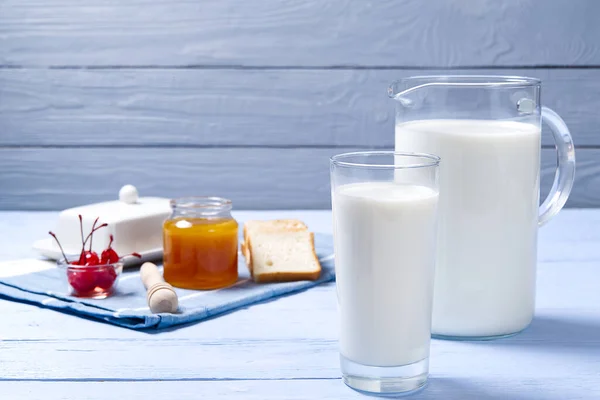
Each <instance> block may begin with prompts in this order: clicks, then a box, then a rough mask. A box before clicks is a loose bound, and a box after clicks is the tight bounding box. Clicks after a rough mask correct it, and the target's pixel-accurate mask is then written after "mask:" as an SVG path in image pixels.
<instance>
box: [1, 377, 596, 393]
mask: <svg viewBox="0 0 600 400" xmlns="http://www.w3.org/2000/svg"><path fill="white" fill-rule="evenodd" d="M575 379H577V380H576V381H575ZM0 390H1V391H2V393H4V394H5V395H6V396H8V397H7V398H10V400H32V399H44V400H71V399H86V400H104V399H106V398H117V399H121V398H123V399H127V400H163V399H171V398H173V397H174V393H176V397H177V399H178V400H197V399H198V398H206V399H211V400H225V399H228V400H229V399H230V400H238V399H244V400H281V399H286V400H314V399H320V400H349V399H363V400H364V399H365V398H366V397H365V396H364V395H361V394H358V393H356V392H354V391H352V390H350V389H349V388H347V387H346V386H345V385H344V384H343V383H342V382H341V380H339V379H327V380H324V379H317V380H315V379H311V380H306V379H298V380H255V381H247V380H243V381H209V382H189V381H188V382H186V381H184V382H127V383H122V382H0ZM598 395H599V390H598V382H597V377H595V376H593V375H585V376H583V377H572V378H570V377H569V376H565V377H562V378H561V379H559V380H552V381H551V382H550V381H548V380H546V377H545V376H544V374H543V372H542V373H540V374H539V376H537V377H535V378H528V379H527V381H525V380H524V379H523V378H520V377H514V378H512V379H509V380H506V381H500V380H498V379H495V377H489V378H485V377H479V376H477V377H463V376H456V375H453V374H452V375H449V376H436V375H433V376H431V377H430V380H429V383H428V385H427V387H426V388H425V389H424V390H423V391H422V392H420V393H419V394H417V395H414V396H412V397H411V398H414V399H416V400H439V399H444V400H505V399H511V400H565V399H569V400H597V399H598Z"/></svg>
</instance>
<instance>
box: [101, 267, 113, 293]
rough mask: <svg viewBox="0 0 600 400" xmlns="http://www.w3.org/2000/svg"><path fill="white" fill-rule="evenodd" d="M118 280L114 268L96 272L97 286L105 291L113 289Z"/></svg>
mask: <svg viewBox="0 0 600 400" xmlns="http://www.w3.org/2000/svg"><path fill="white" fill-rule="evenodd" d="M116 279H117V272H116V271H115V269H114V268H113V267H112V266H109V267H105V268H102V269H101V270H97V271H96V286H98V287H100V288H101V289H103V290H108V289H110V288H111V287H112V285H113V283H115V280H116Z"/></svg>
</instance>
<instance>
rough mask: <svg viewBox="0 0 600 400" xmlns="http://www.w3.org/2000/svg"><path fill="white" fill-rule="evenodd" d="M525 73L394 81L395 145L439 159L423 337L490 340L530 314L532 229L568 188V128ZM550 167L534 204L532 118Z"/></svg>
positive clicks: (571, 159)
mask: <svg viewBox="0 0 600 400" xmlns="http://www.w3.org/2000/svg"><path fill="white" fill-rule="evenodd" d="M540 89H541V82H540V81H539V80H538V79H533V78H526V77H505V76H422V77H411V78H408V79H402V80H399V81H396V82H394V83H393V84H392V85H391V86H390V88H389V89H388V91H389V95H390V97H391V98H393V99H394V100H396V129H395V130H396V151H403V152H418V153H431V154H436V155H438V156H439V157H441V162H440V171H439V173H440V175H439V183H440V189H439V193H440V194H439V220H438V224H439V225H438V245H437V249H438V250H437V257H436V273H435V283H434V300H433V317H432V318H433V319H432V335H433V336H434V337H438V338H447V339H490V338H496V337H504V336H509V335H513V334H516V333H518V332H520V331H522V330H523V329H525V328H526V327H527V326H528V325H529V323H530V322H531V320H532V318H533V313H534V307H535V280H536V262H537V231H538V227H539V226H541V225H543V224H545V223H546V222H548V220H550V219H551V218H552V217H553V216H554V215H556V214H557V213H558V212H559V211H560V209H561V208H562V207H563V206H564V204H565V203H566V201H567V198H568V196H569V193H570V192H571V188H572V186H573V179H574V175H575V150H574V148H573V141H572V139H571V135H570V133H569V130H568V128H567V126H566V124H565V123H564V121H563V120H562V119H561V118H560V117H559V116H558V114H556V113H555V112H554V111H552V110H550V109H549V108H547V107H543V106H541V103H540ZM542 121H543V122H545V123H546V124H547V125H548V126H549V127H550V128H551V132H552V135H553V138H554V143H555V144H556V149H557V153H558V158H557V159H558V168H557V171H556V175H555V178H554V184H553V185H552V189H551V191H550V194H549V195H548V197H547V198H546V199H545V201H544V202H543V203H542V205H541V206H539V191H540V153H541V123H542Z"/></svg>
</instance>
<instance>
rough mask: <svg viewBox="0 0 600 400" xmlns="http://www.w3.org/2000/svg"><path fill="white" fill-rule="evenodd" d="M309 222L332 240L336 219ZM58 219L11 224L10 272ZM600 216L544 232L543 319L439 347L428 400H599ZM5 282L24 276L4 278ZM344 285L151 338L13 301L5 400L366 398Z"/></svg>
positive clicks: (18, 215) (2, 357)
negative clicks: (347, 356) (357, 388)
mask: <svg viewBox="0 0 600 400" xmlns="http://www.w3.org/2000/svg"><path fill="white" fill-rule="evenodd" d="M235 217H236V218H237V219H238V220H239V221H243V220H245V219H247V218H254V217H267V218H273V217H299V218H302V219H303V220H305V221H306V222H307V224H308V225H309V227H310V228H311V229H312V230H314V231H317V232H331V214H330V212H327V211H281V212H275V211H273V212H238V213H236V214H235ZM55 218H56V213H51V212H50V213H31V212H28V213H24V212H2V213H0V237H1V238H2V245H1V246H0V261H4V260H10V259H15V258H23V257H32V256H35V255H34V253H33V252H32V251H31V250H30V245H31V243H32V242H33V240H35V239H38V238H43V237H45V235H46V233H47V230H48V228H49V227H51V226H53V223H54V221H55ZM599 227H600V210H566V211H563V212H562V213H561V214H560V215H559V216H558V217H556V219H555V220H553V221H552V222H550V223H549V224H548V225H547V226H545V227H544V228H542V229H541V231H540V244H539V248H540V251H539V269H538V271H539V274H538V294H537V312H536V318H535V320H534V322H533V324H532V325H531V327H530V328H529V329H527V330H526V331H525V332H524V333H522V334H520V335H518V336H516V337H514V338H511V339H504V340H498V341H494V342H448V341H439V340H433V341H432V350H431V377H430V383H429V385H428V387H427V388H426V389H425V390H424V391H423V392H421V393H420V394H417V395H415V396H414V397H412V398H415V399H444V400H459V399H460V400H471V399H473V400H484V399H502V400H506V399H508V400H553V399H557V400H575V399H600V265H599V263H600V229H598V228H599ZM0 273H1V274H7V273H12V274H14V273H17V272H16V271H6V270H2V271H0ZM334 289H335V286H334V284H328V285H322V286H320V287H317V288H313V289H310V290H308V291H306V292H303V293H300V294H295V295H292V296H289V297H285V298H281V299H278V300H275V301H270V302H267V303H263V304H259V305H255V306H252V307H248V308H246V309H243V310H240V311H237V312H233V313H231V314H228V315H225V316H222V317H219V318H215V319H212V320H209V321H206V322H202V323H199V324H196V325H191V326H188V327H184V328H180V329H177V330H173V331H169V332H162V333H158V334H149V333H141V332H136V331H132V330H127V329H123V328H118V327H115V326H111V325H107V324H101V323H98V322H92V321H88V320H85V319H82V318H79V317H75V316H70V315H66V314H61V313H58V312H55V311H51V310H47V309H42V308H38V307H35V306H31V305H26V304H19V303H14V302H9V301H5V300H0V315H1V317H2V320H1V322H0V399H2V400H25V399H26V400H33V399H44V400H58V399H74V400H75V399H76V400H79V399H89V400H104V399H126V400H137V399H140V400H142V399H143V400H153V399H157V400H158V399H161V400H162V399H173V400H192V399H194V400H196V399H211V400H212V399H256V400H267V399H358V398H364V396H362V395H359V394H357V393H355V392H353V391H352V390H350V389H348V388H347V387H345V386H344V385H343V383H342V382H341V380H340V372H339V368H338V353H337V342H336V338H337V324H336V322H337V321H336V296H335V290H334Z"/></svg>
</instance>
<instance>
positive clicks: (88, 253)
mask: <svg viewBox="0 0 600 400" xmlns="http://www.w3.org/2000/svg"><path fill="white" fill-rule="evenodd" d="M97 223H98V218H96V220H95V221H94V224H93V225H92V230H91V231H90V233H89V234H88V235H87V237H86V238H85V239H84V237H83V218H82V216H81V215H79V230H80V232H81V253H80V254H79V258H78V259H77V260H73V261H70V262H69V260H68V259H67V256H66V254H65V252H64V250H63V247H62V246H61V244H60V242H59V241H58V238H57V237H56V235H55V234H54V233H53V232H48V233H49V234H50V235H51V236H52V237H53V238H54V240H56V243H57V244H58V247H59V248H60V252H61V253H62V256H63V257H64V260H65V262H66V263H68V264H70V265H77V266H80V267H90V268H67V280H68V281H69V284H70V285H71V287H72V288H73V289H74V291H75V295H79V296H83V297H86V295H93V294H95V293H96V292H97V291H98V290H100V291H101V292H102V291H107V290H109V289H110V288H112V286H113V284H114V282H115V280H116V279H117V272H116V271H115V268H114V266H113V265H112V264H115V263H117V262H119V261H120V260H121V259H122V258H123V257H119V254H118V253H117V252H116V251H115V250H114V249H113V248H112V243H113V241H114V237H113V235H110V242H109V243H108V247H107V248H106V249H105V250H104V251H102V253H101V256H100V257H98V254H97V253H96V252H95V251H93V250H92V240H93V237H94V232H96V231H97V230H99V229H101V228H104V227H106V226H108V224H106V223H104V224H101V225H98V226H96V225H97ZM88 240H89V242H90V245H89V250H86V244H87V242H88ZM130 255H131V256H133V257H138V258H141V255H140V254H138V253H132V254H130ZM92 267H97V268H92Z"/></svg>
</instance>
